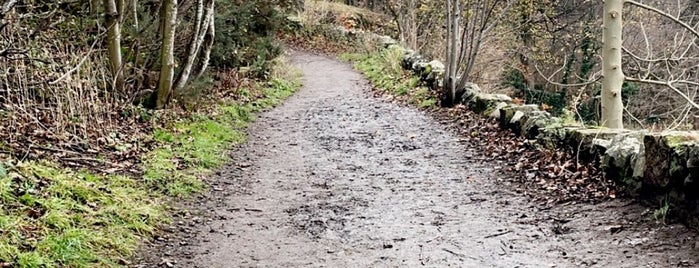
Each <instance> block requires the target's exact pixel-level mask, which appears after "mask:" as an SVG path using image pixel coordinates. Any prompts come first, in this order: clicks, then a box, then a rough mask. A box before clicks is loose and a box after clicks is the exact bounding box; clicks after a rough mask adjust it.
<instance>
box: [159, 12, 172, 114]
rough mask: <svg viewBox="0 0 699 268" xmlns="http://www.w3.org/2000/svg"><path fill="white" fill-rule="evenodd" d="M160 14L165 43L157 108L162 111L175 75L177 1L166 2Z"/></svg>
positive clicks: (161, 55) (161, 53) (162, 50)
mask: <svg viewBox="0 0 699 268" xmlns="http://www.w3.org/2000/svg"><path fill="white" fill-rule="evenodd" d="M161 8H162V9H161V12H160V21H161V24H162V33H163V41H162V45H161V49H160V80H159V81H158V91H157V92H156V99H155V108H156V109H162V108H165V105H166V104H167V103H168V101H169V99H170V94H171V93H172V78H173V75H174V73H175V56H174V47H175V25H176V23H177V0H164V1H163V5H162V7H161Z"/></svg>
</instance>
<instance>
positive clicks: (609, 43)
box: [601, 0, 624, 128]
mask: <svg viewBox="0 0 699 268" xmlns="http://www.w3.org/2000/svg"><path fill="white" fill-rule="evenodd" d="M623 7H624V0H605V1H604V12H603V16H604V18H603V19H602V23H603V33H602V40H603V42H604V44H603V47H602V50H603V52H602V58H603V60H602V61H603V63H602V75H603V76H604V77H603V79H602V93H601V99H602V122H601V123H602V126H604V127H608V128H624V123H623V121H622V118H623V112H624V104H623V103H622V102H621V86H622V85H623V83H624V73H623V71H622V70H621V52H622V50H621V45H622V39H621V34H622V27H623V21H622V9H623Z"/></svg>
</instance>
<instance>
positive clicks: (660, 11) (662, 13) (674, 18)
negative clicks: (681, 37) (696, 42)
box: [624, 0, 699, 37]
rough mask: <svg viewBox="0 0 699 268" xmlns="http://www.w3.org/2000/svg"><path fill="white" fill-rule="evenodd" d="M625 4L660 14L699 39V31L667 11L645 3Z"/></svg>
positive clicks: (630, 0) (629, 0)
mask: <svg viewBox="0 0 699 268" xmlns="http://www.w3.org/2000/svg"><path fill="white" fill-rule="evenodd" d="M624 3H629V4H631V5H634V6H637V7H640V8H643V9H646V10H650V11H653V12H655V13H658V14H659V15H661V16H663V17H666V18H668V19H670V20H672V21H674V22H675V23H677V24H679V25H682V27H684V28H686V29H687V30H688V31H690V32H692V34H694V35H696V36H697V37H699V31H697V30H696V29H694V28H693V27H692V26H690V25H689V24H687V23H686V22H684V21H682V20H680V19H679V18H677V17H675V16H673V15H671V14H668V13H667V12H665V11H662V10H660V9H657V8H655V7H652V6H649V5H646V4H643V3H639V2H636V1H633V0H625V1H624Z"/></svg>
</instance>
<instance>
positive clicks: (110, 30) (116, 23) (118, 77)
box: [104, 0, 124, 91]
mask: <svg viewBox="0 0 699 268" xmlns="http://www.w3.org/2000/svg"><path fill="white" fill-rule="evenodd" d="M117 1H118V2H119V3H122V4H121V7H123V1H121V0H117ZM117 1H115V0H104V9H105V10H104V20H105V22H106V23H107V51H108V53H109V63H110V64H109V68H110V71H111V73H112V83H111V84H112V88H113V89H114V90H116V91H122V90H123V89H124V72H123V71H122V59H121V25H120V19H119V18H120V17H121V14H120V8H121V7H120V5H119V4H118V3H117Z"/></svg>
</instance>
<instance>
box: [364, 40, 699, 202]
mask: <svg viewBox="0 0 699 268" xmlns="http://www.w3.org/2000/svg"><path fill="white" fill-rule="evenodd" d="M364 34H365V35H366V34H368V35H369V36H368V37H369V38H373V39H374V40H376V41H378V43H380V44H381V45H382V46H383V47H384V48H390V49H400V50H402V51H403V53H404V56H403V59H402V63H401V65H402V66H403V68H404V69H406V70H408V71H411V72H412V73H413V74H414V75H416V76H417V77H419V78H420V80H421V81H422V82H424V83H425V84H426V85H427V86H428V87H429V88H430V89H431V90H441V88H442V81H443V77H444V72H445V67H444V64H443V63H441V62H439V61H437V60H431V59H427V58H425V57H423V56H422V55H420V54H419V53H418V52H416V51H413V50H410V49H406V48H403V47H401V46H400V45H399V44H398V42H397V41H395V40H394V39H392V38H390V37H388V36H381V35H377V34H373V33H364ZM365 38H366V37H365ZM460 91H461V92H464V93H463V95H462V96H460V98H459V99H460V100H461V104H463V105H466V106H467V107H469V108H470V109H471V110H473V111H474V112H477V113H480V114H482V115H483V116H490V117H492V118H494V119H497V120H498V121H499V123H500V126H501V127H502V128H506V129H510V130H512V131H513V132H514V133H516V134H518V135H521V136H523V137H525V138H527V139H531V140H536V141H538V143H539V144H541V146H545V147H548V148H552V149H555V148H561V147H567V148H570V149H573V150H574V151H576V152H577V154H578V155H579V156H580V158H581V159H582V160H585V161H594V162H596V163H599V165H600V168H602V169H603V170H604V171H605V175H606V176H607V177H609V178H612V179H614V180H616V181H618V182H620V183H622V184H623V185H625V186H626V189H627V190H628V192H629V193H631V194H632V195H635V196H640V197H644V198H657V199H663V200H666V201H669V202H673V203H674V204H675V205H681V206H682V207H683V208H685V209H689V210H688V211H699V206H697V204H698V202H697V201H698V200H699V132H697V131H686V132H679V131H673V132H648V131H645V130H642V131H633V130H616V129H606V128H597V127H593V128H590V127H587V128H585V127H582V126H581V125H580V124H577V123H575V122H567V121H566V120H563V119H561V118H557V117H554V116H552V115H551V114H550V113H548V112H546V111H543V110H541V109H539V106H538V105H533V104H515V103H514V102H513V101H512V99H511V98H510V97H509V96H507V95H502V94H488V93H484V92H482V91H481V90H480V88H479V87H478V85H476V84H473V83H467V84H466V85H465V87H464V88H463V89H460V90H457V92H460Z"/></svg>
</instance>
